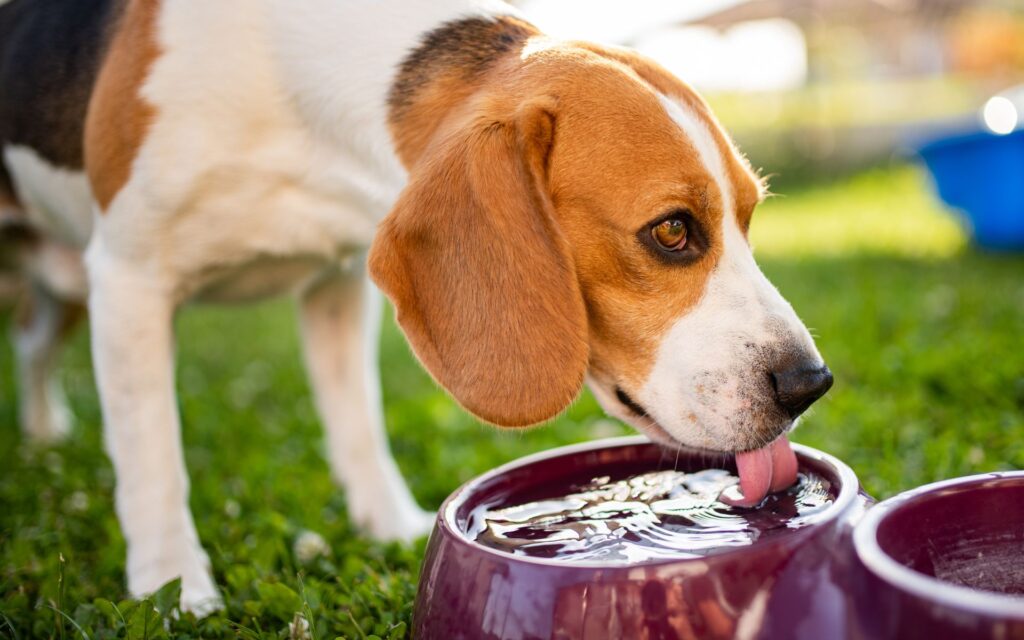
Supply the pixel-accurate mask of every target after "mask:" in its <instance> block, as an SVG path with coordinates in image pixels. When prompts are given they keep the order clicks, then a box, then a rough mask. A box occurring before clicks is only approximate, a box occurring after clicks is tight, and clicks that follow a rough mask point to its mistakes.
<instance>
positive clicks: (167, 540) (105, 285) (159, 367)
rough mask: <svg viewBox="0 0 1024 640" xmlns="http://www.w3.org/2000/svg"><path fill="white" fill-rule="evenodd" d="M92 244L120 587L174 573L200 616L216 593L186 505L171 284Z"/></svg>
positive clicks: (137, 586) (97, 357)
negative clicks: (122, 548)
mask: <svg viewBox="0 0 1024 640" xmlns="http://www.w3.org/2000/svg"><path fill="white" fill-rule="evenodd" d="M99 244H100V243H98V242H97V240H96V238H94V240H93V246H91V247H90V249H89V251H88V253H87V262H88V267H89V279H90V283H89V284H90V295H89V313H90V316H91V319H92V347H93V360H94V364H95V368H96V380H97V383H98V384H99V389H100V400H101V401H102V406H103V418H104V423H105V437H106V446H107V450H108V452H109V454H110V457H111V460H112V461H113V463H114V470H115V472H116V474H117V489H116V491H115V500H116V505H117V515H118V518H119V519H120V522H121V530H122V531H123V533H124V536H125V540H126V542H127V544H128V567H127V573H128V588H129V590H130V591H131V592H132V594H133V595H135V596H142V595H145V594H148V593H152V592H153V591H155V590H156V589H158V588H159V587H160V586H161V585H163V584H165V583H166V582H168V581H170V580H173V579H174V578H177V577H179V576H180V577H181V588H182V592H181V604H182V607H183V608H185V609H187V610H190V611H194V612H196V613H197V614H200V615H202V614H205V613H208V612H209V611H211V610H213V609H214V608H216V607H218V606H219V604H220V598H219V596H218V594H217V590H216V587H215V586H214V583H213V580H212V579H211V577H210V571H209V559H208V558H207V556H206V553H205V552H204V551H203V549H202V547H201V546H200V545H199V538H198V536H197V534H196V529H195V524H194V523H193V521H192V515H191V513H190V512H189V510H188V476H187V475H186V472H185V465H184V457H183V455H182V447H181V433H180V432H181V428H180V424H179V418H178V407H177V404H176V403H175V391H174V353H173V352H174V344H173V342H174V336H173V314H174V304H173V302H172V296H171V288H170V287H169V286H166V284H165V283H164V282H162V280H161V278H160V277H158V276H156V275H153V274H151V273H148V272H147V270H146V269H145V268H140V266H139V265H136V264H128V263H125V262H121V261H119V260H117V259H116V258H112V257H110V256H109V254H107V253H106V252H104V251H103V249H102V248H101V247H100V246H98V245H99Z"/></svg>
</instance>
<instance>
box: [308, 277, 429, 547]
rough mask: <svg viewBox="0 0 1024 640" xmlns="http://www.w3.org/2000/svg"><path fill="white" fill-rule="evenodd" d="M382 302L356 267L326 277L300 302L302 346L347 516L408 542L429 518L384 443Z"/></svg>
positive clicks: (373, 531)
mask: <svg viewBox="0 0 1024 640" xmlns="http://www.w3.org/2000/svg"><path fill="white" fill-rule="evenodd" d="M381 306H382V305H381V296H380V292H379V291H378V290H377V288H376V287H375V286H374V285H373V284H372V283H371V282H370V281H369V279H368V278H367V277H366V274H365V273H363V270H362V269H353V270H346V271H342V270H338V271H334V272H331V273H328V274H325V275H324V277H323V278H322V279H321V280H320V281H318V282H316V283H315V284H314V285H313V286H312V287H311V288H310V290H309V291H308V292H307V293H306V294H305V296H304V299H303V301H302V306H301V316H300V317H301V321H302V322H301V324H302V338H303V346H304V347H305V348H304V352H305V357H306V368H307V369H308V371H309V375H310V382H311V383H312V386H313V392H314V394H315V397H316V403H317V408H318V409H319V411H320V415H321V416H322V417H323V420H324V426H325V427H326V429H327V455H328V458H329V460H330V463H331V469H332V471H333V473H334V474H335V476H336V479H337V480H338V481H339V482H341V483H342V485H344V487H345V489H346V493H345V495H346V498H347V500H348V510H349V515H350V516H351V518H352V519H353V521H354V522H355V523H356V524H357V525H359V526H361V527H363V528H364V529H365V530H366V531H367V532H369V533H370V534H372V535H374V536H376V537H377V538H381V539H386V540H411V539H414V538H416V537H418V536H420V535H422V534H423V533H426V532H427V531H429V530H430V526H431V525H432V524H433V516H432V515H431V514H428V513H426V512H424V511H423V510H422V509H420V508H419V507H418V506H417V505H416V501H415V500H414V499H413V497H412V495H411V494H410V493H409V490H408V488H407V487H406V485H405V482H403V480H402V476H401V474H400V473H399V471H398V467H397V466H396V465H395V461H394V459H393V458H392V457H391V452H390V450H389V448H388V442H387V432H386V431H385V430H384V416H383V408H382V406H381V392H380V372H379V371H378V368H377V346H378V344H379V342H380V335H379V332H380V320H381V318H380V312H381Z"/></svg>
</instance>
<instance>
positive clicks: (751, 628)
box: [413, 437, 871, 640]
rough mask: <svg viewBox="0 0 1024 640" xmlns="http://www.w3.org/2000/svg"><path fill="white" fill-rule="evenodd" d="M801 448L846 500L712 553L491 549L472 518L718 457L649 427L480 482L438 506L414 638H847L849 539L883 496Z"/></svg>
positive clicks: (529, 461)
mask: <svg viewBox="0 0 1024 640" xmlns="http://www.w3.org/2000/svg"><path fill="white" fill-rule="evenodd" d="M793 448H794V450H795V452H796V454H797V459H798V461H799V464H800V468H801V470H802V471H813V472H815V473H817V474H819V475H821V476H823V477H824V478H825V479H826V480H827V481H828V482H829V484H830V492H831V493H832V497H833V499H834V502H833V504H832V505H831V506H829V507H828V508H827V509H825V510H823V511H822V512H821V513H819V514H817V515H816V516H815V520H814V522H813V523H811V524H809V525H808V526H805V527H803V528H800V529H794V530H789V531H784V532H782V533H781V534H779V535H772V536H765V537H763V538H761V539H758V540H757V541H755V542H754V543H753V544H751V545H749V546H745V547H735V548H732V549H729V550H724V551H721V552H718V553H716V554H714V555H710V556H706V557H701V558H683V559H676V558H673V559H669V560H661V559H659V560H652V561H648V562H643V563H639V564H615V563H605V564H602V563H600V562H587V563H582V562H581V563H566V562H560V561H557V560H550V559H545V558H535V557H524V556H519V555H512V554H509V553H506V552H503V551H499V550H495V549H492V548H489V547H485V546H482V545H480V544H478V543H476V542H475V541H474V540H473V539H472V537H471V535H470V534H468V533H467V526H468V520H469V517H470V514H471V513H472V512H473V510H474V509H475V508H477V507H478V506H480V505H485V504H486V505H491V504H516V503H517V502H519V501H528V500H535V499H538V498H539V497H550V496H551V494H550V493H548V494H547V495H546V496H545V491H551V488H552V487H567V486H571V485H573V484H582V483H585V482H587V481H589V480H590V479H591V478H594V477H597V476H601V475H606V474H609V473H610V474H612V475H614V476H617V477H621V476H622V475H626V474H631V473H641V472H645V471H651V470H657V469H665V468H673V467H674V468H677V469H680V470H683V471H696V470H699V469H704V468H706V467H707V466H709V465H708V459H707V456H706V455H698V454H688V453H685V452H683V453H681V454H679V456H678V458H677V456H676V454H675V453H674V452H673V453H672V454H666V453H665V452H664V450H663V449H661V448H660V447H658V446H656V445H654V444H651V443H650V442H649V441H648V440H646V439H645V438H642V437H631V438H614V439H610V440H601V441H596V442H590V443H587V444H581V445H576V446H570V447H564V448H561V449H555V450H552V451H546V452H543V453H540V454H537V455H533V456H529V457H526V458H523V459H520V460H517V461H515V462H512V463H510V464H508V465H505V466H503V467H500V468H498V469H495V470H493V471H491V472H489V473H486V474H484V475H482V476H480V477H478V478H476V479H474V480H471V481H470V482H468V483H466V484H465V485H463V486H462V487H461V488H460V489H459V490H457V491H456V492H455V493H453V494H452V495H451V496H450V497H449V498H448V499H447V500H446V501H445V502H444V504H443V505H442V506H441V509H440V511H439V512H438V518H437V524H436V527H435V529H434V531H433V533H432V535H431V538H430V541H429V543H428V547H427V553H426V557H425V559H424V564H423V570H422V574H421V578H420V585H419V592H418V595H417V599H416V607H415V613H414V621H413V627H414V635H415V637H416V638H419V639H420V640H432V639H436V638H445V639H450V638H466V639H469V638H488V639H495V640H496V639H499V638H502V639H509V640H512V639H526V638H586V639H587V640H600V639H602V638H702V639H712V638H734V637H742V638H764V639H768V638H780V639H781V638H785V639H787V640H801V639H807V640H821V639H822V638H835V637H842V635H844V634H845V633H846V629H848V628H849V626H850V620H849V619H848V614H849V611H850V607H849V602H848V594H849V593H850V585H849V584H848V578H849V576H850V575H851V571H850V566H851V564H852V553H850V550H851V549H852V545H851V544H850V540H849V539H850V536H851V532H852V526H853V523H854V522H855V521H856V520H858V519H859V518H860V517H861V516H862V515H863V512H864V510H865V508H866V507H867V505H868V504H869V503H870V501H871V500H870V498H869V497H868V496H866V495H865V494H863V493H862V492H860V489H859V484H858V481H857V477H856V476H855V475H854V473H853V471H852V470H851V469H850V468H849V467H848V466H846V465H845V464H843V463H842V462H840V461H839V460H837V459H836V458H833V457H832V456H829V455H827V454H825V453H822V452H820V451H817V450H815V449H811V448H809V447H804V446H800V445H794V446H793ZM730 464H731V463H729V462H726V463H725V464H724V465H722V466H725V468H730V467H729V465H730ZM731 470H732V471H733V472H735V469H734V468H733V469H731Z"/></svg>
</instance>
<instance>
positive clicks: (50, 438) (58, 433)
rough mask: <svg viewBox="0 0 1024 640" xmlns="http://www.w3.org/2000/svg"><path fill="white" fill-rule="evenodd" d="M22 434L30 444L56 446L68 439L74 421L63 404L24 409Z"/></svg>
mask: <svg viewBox="0 0 1024 640" xmlns="http://www.w3.org/2000/svg"><path fill="white" fill-rule="evenodd" d="M21 423H22V425H21V426H22V433H24V434H25V437H26V438H27V439H28V441H29V442H32V443H34V444H39V445H48V444H56V443H59V442H62V441H63V440H65V439H67V437H68V435H69V434H70V433H71V427H72V425H73V423H74V419H73V418H72V416H71V411H70V410H68V408H67V406H65V405H63V404H57V405H49V404H47V405H45V406H43V407H35V410H32V408H28V407H26V408H24V409H22V417H21Z"/></svg>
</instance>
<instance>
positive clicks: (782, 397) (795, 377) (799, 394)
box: [771, 362, 832, 418]
mask: <svg viewBox="0 0 1024 640" xmlns="http://www.w3.org/2000/svg"><path fill="white" fill-rule="evenodd" d="M771 379H772V385H773V386H774V387H775V398H776V400H778V402H779V404H780V405H781V406H782V407H783V408H784V409H785V410H786V413H788V414H789V415H790V417H792V418H796V417H797V416H799V415H800V414H801V413H803V412H804V411H807V408H808V407H810V406H811V405H812V404H814V401H815V400H817V399H818V398H820V397H821V396H823V395H825V392H827V391H828V390H829V389H831V388H832V372H831V371H829V368H828V367H827V366H825V365H821V366H818V365H817V364H816V363H815V364H811V363H806V362H805V363H801V364H799V365H797V366H795V367H791V368H789V369H785V370H782V371H773V372H772V373H771Z"/></svg>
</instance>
